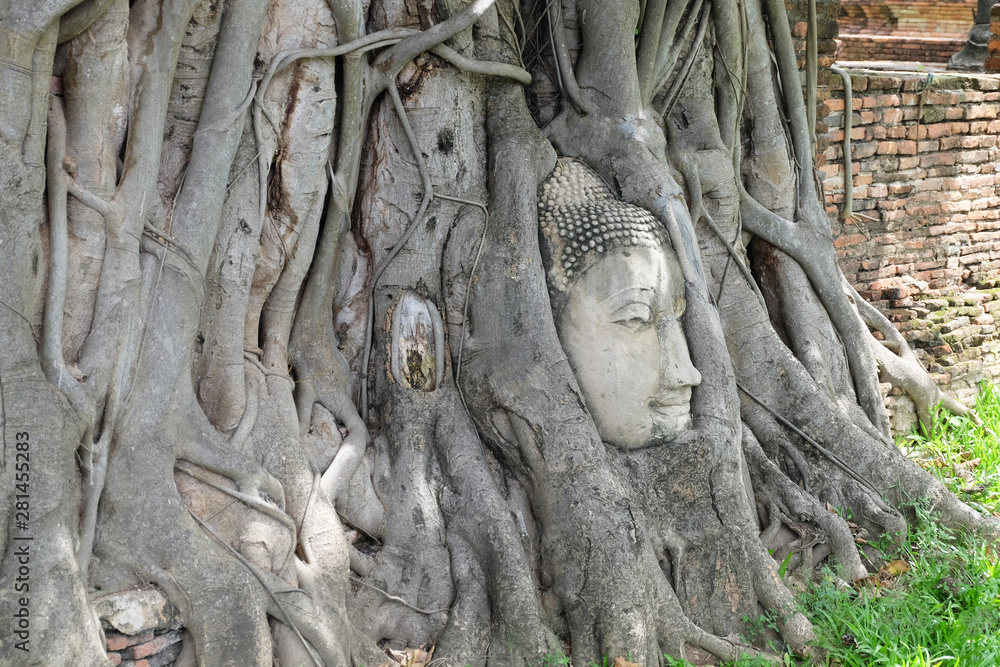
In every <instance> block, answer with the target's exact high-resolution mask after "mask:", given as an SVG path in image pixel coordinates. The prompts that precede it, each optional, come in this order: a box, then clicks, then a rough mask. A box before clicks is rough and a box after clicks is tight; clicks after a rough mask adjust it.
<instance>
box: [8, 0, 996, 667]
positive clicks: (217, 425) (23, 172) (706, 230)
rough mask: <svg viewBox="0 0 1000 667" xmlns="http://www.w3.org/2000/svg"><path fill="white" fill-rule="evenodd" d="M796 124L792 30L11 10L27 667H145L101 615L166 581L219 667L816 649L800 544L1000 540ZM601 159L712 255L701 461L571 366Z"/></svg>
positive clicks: (11, 220) (634, 198)
mask: <svg viewBox="0 0 1000 667" xmlns="http://www.w3.org/2000/svg"><path fill="white" fill-rule="evenodd" d="M765 23H766V24H767V25H768V26H769V34H770V35H771V36H772V38H773V39H772V41H771V42H768V41H767V39H766V37H765V35H766V34H768V33H767V32H766V31H765V29H764V25H765ZM773 61H776V62H777V67H775V66H774V65H773V64H772V62H773ZM776 82H778V83H780V84H781V85H780V87H779V86H776V85H775V84H776ZM779 90H783V91H785V95H784V96H783V97H782V96H780V93H779V92H778V91H779ZM798 90H799V85H798V73H797V71H796V70H795V66H794V53H792V52H791V39H790V35H789V33H788V26H787V18H786V17H785V16H784V5H783V4H782V3H781V2H780V0H768V1H767V2H764V3H763V5H762V4H761V3H760V2H749V3H746V4H743V3H738V2H735V1H733V0H714V1H713V2H711V3H709V2H706V1H705V0H668V1H657V2H653V1H649V2H638V1H637V0H636V1H629V2H622V3H606V2H600V1H598V0H565V1H563V2H557V3H556V4H555V5H551V4H549V3H541V2H522V3H520V4H519V5H518V4H517V3H512V2H510V1H509V0H498V1H497V2H495V3H494V2H493V1H492V0H473V1H472V2H464V1H459V0H439V1H437V2H429V1H427V2H424V1H421V2H417V3H411V2H402V1H401V0H376V1H374V2H371V3H368V2H361V1H360V0H328V2H323V1H322V0H225V1H215V0H164V1H163V2H156V1H154V0H135V1H134V2H131V3H129V2H126V1H125V0H87V1H85V2H72V1H65V0H64V1H61V2H57V1H56V0H50V1H47V2H36V3H23V2H10V1H8V2H7V3H6V4H3V3H0V142H2V146H0V350H2V351H3V354H2V355H0V433H2V436H3V450H2V452H0V470H2V474H0V502H2V510H3V512H4V516H5V517H6V520H5V521H3V522H0V540H2V541H3V543H4V544H5V547H6V548H5V551H4V555H3V559H2V561H0V618H3V619H11V618H15V619H16V618H18V617H17V614H21V611H20V610H21V609H22V608H26V609H27V610H28V612H29V617H30V621H29V622H28V625H29V627H30V641H29V643H28V644H26V645H25V646H24V648H30V649H31V650H30V651H23V650H20V649H19V648H17V647H16V644H17V642H18V641H22V637H21V636H19V635H18V634H17V633H18V631H19V627H18V626H17V625H16V624H11V623H7V622H6V621H4V622H3V624H0V664H4V665H6V664H18V665H20V664H26V665H36V664H37V665H63V664H86V665H90V664H93V665H104V664H108V661H107V659H106V658H105V656H104V654H103V646H102V639H101V634H100V627H99V624H98V621H97V619H96V618H95V617H94V615H93V612H92V611H91V608H90V605H89V602H88V598H87V592H88V591H91V590H93V589H94V587H97V588H99V589H100V590H101V591H102V592H108V591H116V590H123V589H125V588H128V587H130V586H133V585H136V584H145V583H149V582H152V583H154V584H156V585H157V586H159V587H160V588H162V589H163V591H164V592H165V593H166V594H167V596H168V597H169V598H170V600H171V602H172V603H173V604H174V605H175V606H176V607H177V608H178V609H179V611H180V616H181V619H182V621H183V624H184V626H185V628H186V630H187V635H186V636H187V638H188V639H187V640H186V641H185V648H184V651H183V653H182V655H181V658H180V663H179V664H184V665H189V664H200V665H209V666H211V667H215V666H217V665H233V666H240V667H243V666H245V665H267V664H319V665H348V664H377V662H378V661H379V660H380V649H382V648H386V647H389V648H396V649H400V648H404V647H407V646H409V647H415V646H418V645H420V644H424V643H434V644H435V645H436V651H435V654H434V657H435V658H439V657H440V658H445V659H448V660H450V661H455V662H456V664H458V663H460V664H469V665H485V664H490V665H494V664H496V665H499V664H504V665H534V664H539V663H540V662H542V660H543V659H544V658H545V657H546V656H551V657H556V656H558V655H559V654H561V653H563V652H564V651H568V652H569V653H570V654H571V658H572V661H573V664H577V665H584V664H588V663H590V662H600V660H601V658H602V657H603V656H610V657H612V658H614V657H616V656H618V655H623V656H624V655H630V656H631V659H632V660H633V661H635V662H640V663H643V664H654V665H655V664H662V663H663V662H664V660H663V656H664V655H665V654H666V655H669V656H672V657H686V658H688V659H690V660H692V661H693V662H695V663H701V664H707V663H709V662H711V661H712V660H715V659H717V658H723V659H729V658H734V657H736V656H738V655H740V654H755V653H762V652H764V651H765V647H763V646H756V647H755V646H750V645H746V644H744V643H743V640H741V639H739V636H740V635H741V633H742V634H745V633H744V630H745V629H746V619H747V618H755V617H756V616H758V615H759V614H760V613H761V612H762V611H764V610H773V611H774V612H775V613H776V617H777V618H778V634H777V635H776V636H775V637H773V638H772V639H775V640H778V639H780V640H781V641H784V642H785V644H786V645H787V646H789V647H790V648H792V649H794V650H796V651H800V652H807V651H808V650H809V649H808V642H809V640H810V639H811V637H812V631H811V628H810V626H809V623H808V621H807V620H806V619H805V618H804V617H803V616H802V615H801V614H799V613H797V612H796V611H795V609H794V605H793V604H792V598H791V594H790V592H789V591H788V590H787V589H786V588H785V586H784V584H783V583H782V582H781V580H780V579H779V578H778V575H777V568H776V565H775V561H774V558H772V556H771V555H769V553H768V550H769V549H770V550H774V553H775V554H776V555H777V556H778V557H780V558H782V559H783V558H784V556H785V555H786V554H789V553H793V554H794V557H793V561H792V567H794V568H797V569H798V570H799V571H800V572H802V573H803V574H804V575H808V573H809V572H810V571H811V570H812V569H813V568H814V567H815V566H816V565H818V564H819V563H820V562H821V561H823V560H824V559H825V558H826V557H827V556H830V557H831V558H832V559H833V560H834V561H835V562H836V563H838V564H839V565H840V566H841V568H842V570H841V571H842V572H843V573H844V574H843V576H844V577H845V578H856V577H860V576H862V575H863V574H864V572H865V569H866V567H870V566H873V565H877V554H874V553H868V552H858V551H857V550H856V549H855V545H854V541H853V539H852V534H851V532H850V529H849V528H848V526H847V524H846V523H845V522H844V521H843V520H842V519H841V518H840V517H839V516H837V515H836V514H834V513H832V512H830V511H828V507H830V506H833V507H841V508H846V509H849V510H851V511H853V515H854V518H855V521H856V522H857V523H858V524H859V525H860V526H861V527H862V528H863V529H864V530H866V531H867V532H868V533H869V534H873V535H877V534H882V533H884V532H889V533H892V534H899V533H901V532H902V531H904V530H905V529H906V521H907V519H910V518H912V517H910V516H908V514H907V510H906V509H905V508H904V507H903V504H904V502H906V501H908V500H912V499H914V498H921V497H926V498H929V499H931V501H932V502H933V505H934V507H935V510H936V512H937V518H938V519H939V520H940V521H942V522H943V523H945V524H947V525H950V526H964V527H967V528H970V529H974V530H981V531H982V532H983V533H984V534H985V535H986V536H987V537H990V538H994V539H995V537H996V536H997V533H998V527H997V522H996V520H995V519H994V518H988V517H980V516H979V515H978V514H976V513H975V512H973V511H972V510H971V509H970V508H968V507H966V506H965V505H963V504H962V503H961V502H959V501H958V500H957V499H956V498H955V497H954V496H952V495H950V494H949V493H948V492H947V491H946V490H945V489H944V487H943V486H941V485H940V484H939V483H938V482H936V481H935V480H934V479H933V478H932V477H930V476H929V475H927V474H925V473H923V472H922V471H921V470H920V469H919V468H917V467H916V466H915V465H913V464H911V463H909V462H908V461H907V460H906V459H905V458H904V457H903V456H902V455H901V454H900V453H899V452H898V450H896V448H895V447H894V445H893V444H892V442H891V440H889V438H888V437H887V434H886V427H885V418H884V411H883V409H882V407H881V397H880V395H879V393H878V385H877V379H876V377H875V363H874V358H875V356H874V355H873V353H872V349H873V348H872V347H871V345H870V341H871V340H872V339H871V337H870V336H869V334H868V331H867V327H866V325H867V326H871V327H875V328H878V327H879V326H882V325H884V323H883V322H881V321H880V320H878V318H877V317H875V315H873V314H872V313H871V312H869V310H868V309H865V308H864V307H863V306H862V307H861V308H860V313H861V315H860V316H859V314H858V312H859V311H858V310H856V309H855V308H854V306H853V305H852V300H851V299H850V298H848V296H847V295H845V293H844V291H843V289H842V286H841V276H840V273H839V270H838V269H837V266H836V263H835V254H834V252H833V248H832V244H831V243H830V239H829V228H828V223H827V220H826V218H825V211H824V208H823V206H822V205H821V202H820V201H819V199H818V197H819V196H820V194H819V190H818V189H817V188H816V185H815V183H816V181H815V178H814V174H813V171H812V167H811V165H812V162H811V157H810V156H811V145H810V139H809V137H810V132H809V131H808V127H807V120H806V113H805V108H804V105H803V104H802V100H801V98H800V97H799V96H798V93H797V91H798ZM779 107H780V108H781V109H782V111H781V113H779V112H778V109H779ZM560 157H561V158H572V159H575V160H578V161H580V162H582V163H584V164H586V165H588V166H589V168H590V169H592V170H593V171H594V172H596V173H597V174H599V175H600V177H601V178H602V179H603V180H604V182H606V183H607V184H608V185H609V186H610V187H611V192H612V193H613V195H614V197H616V198H619V199H621V200H624V201H626V202H628V203H629V204H632V205H634V206H638V207H641V208H643V209H645V210H646V211H648V212H649V213H650V214H651V215H652V216H654V217H655V219H656V220H657V221H658V222H659V223H660V224H662V225H663V227H664V229H665V233H666V236H667V237H669V240H670V245H671V246H672V248H673V250H672V252H673V253H675V254H676V256H677V259H678V262H679V265H680V267H681V271H682V273H683V280H684V291H685V300H686V303H687V307H686V310H685V311H684V315H683V317H682V320H681V322H682V325H683V330H684V332H685V334H686V337H687V344H688V345H687V346H688V348H689V349H690V356H691V359H692V360H693V361H694V364H695V366H696V367H697V369H698V371H699V372H700V374H701V378H702V380H701V384H700V385H698V386H697V387H695V388H694V390H693V394H692V398H691V412H692V417H693V421H692V427H691V428H690V429H689V430H688V431H686V432H684V433H683V434H681V435H680V436H679V437H677V438H676V439H675V440H673V441H672V442H670V443H666V444H654V443H650V444H649V446H645V447H640V448H637V449H633V450H630V451H623V450H621V449H619V448H617V447H615V446H613V445H610V444H608V443H605V442H602V438H601V434H600V432H599V430H598V427H597V426H596V425H595V422H594V420H593V419H592V417H591V413H590V412H589V411H588V409H587V396H586V395H585V394H584V392H583V391H582V390H581V388H580V385H579V384H578V383H577V380H576V378H575V377H574V375H573V371H572V368H571V366H570V363H569V362H568V360H567V356H566V354H565V352H564V350H563V349H562V348H561V346H560V342H559V334H558V332H557V328H556V323H555V321H554V319H553V315H552V312H551V308H550V302H549V292H548V289H547V286H546V277H545V269H544V266H543V259H542V253H541V252H540V249H539V239H538V233H539V231H538V229H539V227H538V213H537V211H538V209H537V196H538V188H539V186H540V184H541V183H542V182H543V181H544V180H545V179H546V178H547V177H548V176H549V174H550V173H551V172H552V171H553V168H554V166H555V165H556V163H557V160H558V159H559V158H560ZM895 343H897V344H898V343H899V341H895ZM904 348H905V344H902V346H901V347H896V348H893V349H889V348H884V349H883V348H879V349H878V354H881V355H886V354H894V355H896V356H897V357H898V358H899V359H900V364H902V366H901V367H905V371H906V372H905V374H903V373H901V374H900V377H903V376H904V375H905V378H904V380H905V381H906V382H907V383H909V384H910V385H911V386H913V387H917V388H918V389H919V390H920V391H922V392H925V393H926V392H930V391H931V390H930V389H929V388H928V387H927V386H926V377H924V376H923V375H921V373H920V372H919V369H915V367H914V366H913V364H912V363H911V362H912V359H911V358H910V357H908V356H907V354H906V350H905V349H904ZM889 361H891V359H889V358H888V357H886V358H883V359H882V364H883V367H888V366H890V365H891V364H889V363H888V362H889ZM20 454H26V455H27V454H30V458H28V457H27V456H22V457H20V458H19V455H20ZM19 464H24V465H20V467H19ZM25 468H27V469H28V470H27V476H23V477H18V475H19V474H21V475H24V473H25V472H26V471H25ZM19 483H20V484H23V485H27V486H18V484H19ZM24 496H27V498H26V497H24ZM29 509H30V512H29ZM19 512H24V513H25V516H24V518H22V517H21V515H20V514H19ZM26 537H30V538H31V540H30V541H29V540H22V539H19V538H26ZM352 540H355V541H353V542H352ZM22 544H30V553H31V565H30V591H31V595H30V600H29V601H28V602H26V603H23V604H22V601H21V597H22V596H21V595H19V594H18V589H17V588H16V584H17V583H18V577H22V576H24V574H23V570H22V569H21V565H22V563H21V562H20V561H19V557H20V556H19V554H21V553H22V552H19V551H18V549H19V548H21V547H20V546H19V545H22ZM765 655H766V653H765Z"/></svg>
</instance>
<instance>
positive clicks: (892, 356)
mask: <svg viewBox="0 0 1000 667" xmlns="http://www.w3.org/2000/svg"><path fill="white" fill-rule="evenodd" d="M843 285H844V291H845V292H846V293H847V297H848V299H850V300H851V303H853V304H854V306H855V308H857V312H858V317H859V318H861V321H862V322H863V323H864V324H865V325H866V326H868V327H870V328H871V329H874V330H875V331H878V332H879V333H881V334H882V338H883V340H882V341H878V340H876V339H875V338H874V337H872V338H871V339H870V344H871V349H872V353H873V354H874V355H875V358H876V359H877V360H878V363H879V377H880V379H881V380H882V381H883V382H889V383H891V384H892V386H894V387H899V388H900V389H902V390H903V391H904V392H906V395H907V396H909V397H910V399H911V400H912V401H913V404H914V405H915V406H916V408H917V417H918V418H919V419H920V424H921V425H922V426H923V427H924V428H925V429H929V428H930V427H931V424H933V422H934V411H935V410H936V409H937V407H938V406H939V405H940V406H943V407H944V408H946V409H947V410H948V411H949V412H951V413H952V414H955V415H960V416H967V417H969V419H971V420H972V421H973V423H975V424H977V425H982V423H983V422H982V420H981V419H979V417H978V416H977V415H976V413H975V412H974V411H973V410H972V409H971V408H969V407H968V406H966V405H963V404H962V403H959V402H958V401H956V400H955V399H954V398H952V397H951V396H948V395H947V394H945V393H944V392H943V391H941V388H940V387H938V385H937V383H936V382H934V378H932V377H931V376H930V374H929V373H928V372H927V371H926V370H925V369H924V367H923V364H921V363H920V360H919V359H918V358H917V355H916V354H914V353H913V350H911V349H910V346H909V345H907V343H906V339H905V338H903V336H902V335H901V334H900V333H899V331H898V330H897V329H896V327H894V326H893V325H892V322H890V321H889V320H888V319H887V318H886V317H885V315H883V314H882V313H880V312H879V311H878V310H877V309H876V308H875V307H874V306H872V305H871V304H870V303H868V302H867V301H865V300H864V299H862V298H861V297H860V296H859V295H858V293H857V292H856V291H855V290H854V288H853V287H851V285H850V284H848V283H847V280H846V279H843Z"/></svg>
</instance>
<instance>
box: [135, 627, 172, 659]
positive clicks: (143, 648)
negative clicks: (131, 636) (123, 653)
mask: <svg viewBox="0 0 1000 667" xmlns="http://www.w3.org/2000/svg"><path fill="white" fill-rule="evenodd" d="M180 640H181V635H180V633H179V632H176V631H174V632H168V633H166V634H162V635H158V636H156V637H154V638H153V640H152V641H148V642H146V643H144V644H140V645H138V646H136V647H134V648H133V649H132V656H133V657H135V658H146V657H149V656H151V655H155V654H157V653H159V652H160V651H162V650H163V649H165V648H167V647H168V646H170V645H172V644H176V643H177V642H179V641H180Z"/></svg>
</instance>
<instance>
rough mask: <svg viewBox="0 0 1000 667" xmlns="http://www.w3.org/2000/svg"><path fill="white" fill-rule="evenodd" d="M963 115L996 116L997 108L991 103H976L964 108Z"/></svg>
mask: <svg viewBox="0 0 1000 667" xmlns="http://www.w3.org/2000/svg"><path fill="white" fill-rule="evenodd" d="M965 117H966V118H968V119H970V120H971V119H974V118H996V117H997V108H996V106H995V105H993V104H976V105H974V106H970V107H967V108H966V109H965Z"/></svg>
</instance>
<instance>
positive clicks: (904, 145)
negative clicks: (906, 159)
mask: <svg viewBox="0 0 1000 667" xmlns="http://www.w3.org/2000/svg"><path fill="white" fill-rule="evenodd" d="M899 154H900V155H916V154H917V142H915V141H900V142H899Z"/></svg>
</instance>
